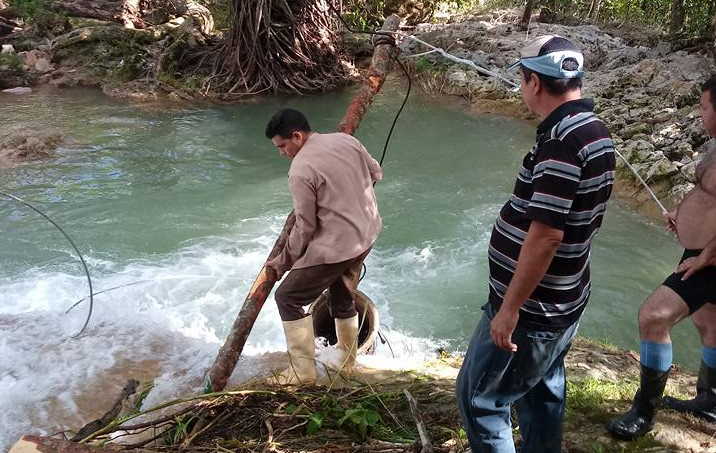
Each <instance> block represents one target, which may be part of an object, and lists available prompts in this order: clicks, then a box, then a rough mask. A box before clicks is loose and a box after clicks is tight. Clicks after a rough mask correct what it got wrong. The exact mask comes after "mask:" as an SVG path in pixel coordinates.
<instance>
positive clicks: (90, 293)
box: [0, 191, 94, 338]
mask: <svg viewBox="0 0 716 453" xmlns="http://www.w3.org/2000/svg"><path fill="white" fill-rule="evenodd" d="M0 195H4V196H6V197H8V198H10V199H11V200H14V201H16V202H18V203H21V204H23V205H25V206H27V207H28V208H30V209H32V210H33V211H35V212H36V213H38V214H40V215H41V216H42V217H44V218H45V219H46V220H47V221H48V222H50V223H51V224H52V225H54V226H55V228H57V229H58V230H60V233H62V234H63V235H64V236H65V239H67V241H68V242H69V243H70V245H72V248H73V249H75V252H76V253H77V256H78V257H79V258H80V262H81V263H82V269H84V272H85V275H86V276H87V284H88V285H89V300H90V306H89V311H88V312H87V319H85V323H84V325H83V326H82V328H81V329H80V331H79V332H78V333H77V334H75V335H73V336H72V338H79V337H80V335H82V334H83V333H84V331H85V329H86V328H87V325H88V324H89V322H90V318H91V317H92V310H93V309H94V292H93V291H92V278H91V277H90V273H89V269H88V268H87V263H86V262H85V259H84V257H83V256H82V253H81V252H80V249H79V248H78V247H77V245H75V241H73V240H72V238H71V237H70V235H69V234H67V233H66V232H65V230H63V229H62V227H60V226H59V225H58V224H57V223H56V222H55V221H54V220H52V219H51V218H50V216H48V215H47V214H45V213H44V212H42V211H41V210H39V209H38V208H36V207H35V206H33V205H31V204H30V203H28V202H27V201H25V200H23V199H22V198H20V197H17V196H15V195H13V194H11V193H7V192H3V191H0Z"/></svg>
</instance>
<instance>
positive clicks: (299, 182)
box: [266, 176, 318, 280]
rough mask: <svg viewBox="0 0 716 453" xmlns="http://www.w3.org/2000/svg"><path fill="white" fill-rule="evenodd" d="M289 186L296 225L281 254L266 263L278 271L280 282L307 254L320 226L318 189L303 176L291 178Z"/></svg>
mask: <svg viewBox="0 0 716 453" xmlns="http://www.w3.org/2000/svg"><path fill="white" fill-rule="evenodd" d="M288 186H289V189H290V190H291V196H292V197H293V212H294V214H295V216H296V223H295V224H294V226H293V228H292V229H291V233H290V234H289V236H288V240H287V241H286V245H285V246H284V248H283V250H282V251H281V253H280V254H279V255H278V256H276V257H275V258H274V259H272V260H270V261H268V262H267V263H266V266H267V267H270V268H271V269H273V270H274V271H276V276H277V278H278V279H279V280H280V279H281V277H282V276H283V274H284V273H285V272H286V271H288V270H290V269H291V267H292V266H293V264H294V263H295V262H296V261H297V260H298V259H299V258H300V257H301V256H302V255H303V254H304V253H305V252H306V248H307V247H308V243H309V242H310V241H311V239H312V238H313V234H314V233H315V231H316V228H317V226H318V218H317V217H316V189H315V188H314V186H313V184H311V181H309V179H308V178H306V177H303V176H289V178H288Z"/></svg>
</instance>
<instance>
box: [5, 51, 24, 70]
mask: <svg viewBox="0 0 716 453" xmlns="http://www.w3.org/2000/svg"><path fill="white" fill-rule="evenodd" d="M0 70H5V71H7V70H11V71H22V60H21V59H20V57H18V56H17V54H14V53H3V54H0Z"/></svg>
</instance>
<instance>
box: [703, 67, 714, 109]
mask: <svg viewBox="0 0 716 453" xmlns="http://www.w3.org/2000/svg"><path fill="white" fill-rule="evenodd" d="M701 91H702V92H704V93H705V92H707V91H708V92H709V93H711V105H712V106H713V108H714V110H716V75H712V76H711V78H710V79H708V80H707V81H706V82H704V84H703V85H701Z"/></svg>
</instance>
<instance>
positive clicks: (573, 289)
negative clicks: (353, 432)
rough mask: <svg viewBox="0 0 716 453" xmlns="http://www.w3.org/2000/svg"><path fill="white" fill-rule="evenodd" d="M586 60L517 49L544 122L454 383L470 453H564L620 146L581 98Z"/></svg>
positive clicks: (565, 45) (564, 43)
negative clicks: (595, 245) (592, 258)
mask: <svg viewBox="0 0 716 453" xmlns="http://www.w3.org/2000/svg"><path fill="white" fill-rule="evenodd" d="M583 60H584V58H583V56H582V53H581V52H580V51H579V50H578V49H577V48H576V47H575V46H574V44H572V43H571V42H570V41H568V40H567V39H565V38H562V37H559V36H542V37H539V38H537V39H536V40H535V41H534V42H533V43H532V44H530V45H529V46H527V47H526V48H525V49H523V50H522V52H521V59H520V61H519V65H520V68H521V71H522V84H521V90H522V99H523V100H524V102H525V104H527V107H529V109H530V110H531V111H533V112H534V113H535V114H537V115H538V116H539V117H540V118H541V119H542V122H541V123H540V124H539V126H537V140H536V143H535V145H534V146H533V147H532V149H531V150H530V151H529V152H528V153H527V155H526V156H525V158H524V160H523V162H522V168H521V169H520V171H519V174H518V175H517V181H516V182H515V189H514V192H513V194H512V197H511V198H510V200H509V201H508V202H507V203H505V205H504V206H503V208H502V210H501V211H500V214H499V217H498V218H497V221H496V222H495V226H494V228H493V230H492V235H491V237H490V248H489V259H490V282H489V283H490V297H489V302H488V303H487V304H486V305H485V306H484V307H483V310H484V313H483V315H482V320H481V321H480V323H479V325H478V326H477V330H476V331H475V333H474V335H473V337H472V340H471V342H470V346H469V348H468V351H467V354H466V355H465V361H464V362H463V365H462V368H461V370H460V374H459V376H458V381H457V397H458V405H459V407H460V411H461V413H462V417H463V422H464V424H465V427H466V430H467V435H468V439H469V440H470V446H471V448H472V451H473V453H514V451H515V446H514V443H513V440H512V428H511V422H510V406H511V405H512V404H513V403H516V405H517V413H518V419H519V425H520V432H521V434H522V438H523V441H524V442H523V444H522V449H521V452H522V453H557V452H560V451H561V445H562V418H563V416H564V404H565V374H564V357H565V355H566V354H567V351H568V349H569V347H570V345H571V342H572V338H573V337H574V335H575V333H576V331H577V325H578V323H579V318H580V316H581V314H582V311H583V310H584V308H585V307H586V305H587V300H588V298H589V293H590V289H591V283H590V275H589V254H590V249H591V241H592V239H593V238H594V236H595V234H596V233H597V231H598V230H599V227H600V226H601V223H602V217H603V215H604V212H605V210H606V205H607V200H608V199H609V197H610V195H611V192H612V183H613V181H614V165H615V160H614V145H613V143H612V140H611V138H610V137H609V132H608V131H607V128H606V127H605V126H604V123H602V121H601V120H600V119H599V118H597V116H596V115H595V114H594V113H593V107H594V104H593V102H592V101H591V100H589V99H582V92H581V87H582V80H581V77H582V67H583Z"/></svg>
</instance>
